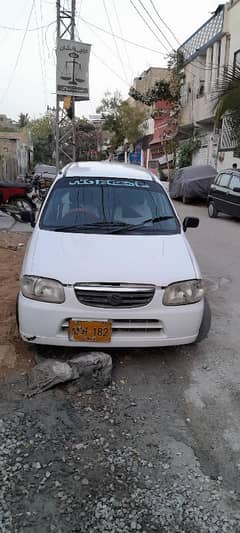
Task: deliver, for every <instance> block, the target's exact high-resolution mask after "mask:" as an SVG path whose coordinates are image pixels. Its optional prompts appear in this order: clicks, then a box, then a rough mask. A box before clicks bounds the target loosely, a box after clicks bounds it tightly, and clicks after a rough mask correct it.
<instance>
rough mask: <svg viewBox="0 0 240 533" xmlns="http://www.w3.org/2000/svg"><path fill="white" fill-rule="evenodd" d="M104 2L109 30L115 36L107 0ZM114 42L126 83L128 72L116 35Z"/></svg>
mask: <svg viewBox="0 0 240 533" xmlns="http://www.w3.org/2000/svg"><path fill="white" fill-rule="evenodd" d="M102 1H103V5H104V9H105V12H106V15H107V19H108V24H109V28H110V30H111V32H112V34H113V27H112V23H111V19H110V16H109V13H108V10H107V5H106V1H105V0H102ZM113 40H114V44H115V48H116V52H117V55H118V58H119V61H120V63H121V65H122V70H123V74H124V77H125V79H126V81H128V78H127V73H126V70H125V65H124V62H123V60H122V57H121V54H120V51H119V48H118V43H117V40H116V37H115V36H114V34H113Z"/></svg>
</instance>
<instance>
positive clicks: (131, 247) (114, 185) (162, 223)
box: [17, 162, 210, 348]
mask: <svg viewBox="0 0 240 533" xmlns="http://www.w3.org/2000/svg"><path fill="white" fill-rule="evenodd" d="M26 218H27V219H28V221H30V214H28V213H26ZM198 223H199V220H198V219H196V218H189V217H188V218H186V219H185V220H184V222H183V225H182V224H181V222H180V220H179V218H178V216H177V214H176V211H175V209H174V207H173V205H172V203H171V200H170V199H169V196H168V194H167V192H166V191H165V189H164V187H163V186H162V184H161V182H160V181H159V180H158V178H156V176H154V175H153V174H152V173H151V172H150V171H149V170H146V169H141V168H138V167H134V166H131V165H130V166H128V165H123V164H118V163H113V164H112V163H96V162H88V163H72V164H69V165H67V166H66V167H65V168H64V169H63V171H62V172H61V173H60V174H59V175H58V176H57V178H56V181H55V182H54V184H53V185H52V187H51V189H50V191H49V193H48V196H47V198H46V200H45V202H44V204H43V206H42V209H41V212H40V215H39V217H38V220H37V222H36V224H35V229H34V231H33V234H32V237H31V240H30V243H29V245H28V248H27V251H26V255H25V258H24V263H23V267H22V273H21V282H20V291H19V295H18V301H17V319H18V324H19V330H20V335H21V337H22V339H23V340H25V341H27V342H30V343H36V344H48V345H58V346H69V347H73V346H76V347H77V348H79V347H80V346H82V347H89V348H93V347H101V348H103V347H106V348H116V347H144V346H172V345H180V344H190V343H193V342H195V341H200V340H202V339H203V338H204V337H206V335H207V334H208V331H209V327H210V310H209V306H208V304H207V301H206V298H205V296H204V288H203V282H202V279H201V274H200V271H199V268H198V265H197V262H196V259H195V257H194V255H193V252H192V250H191V247H190V245H189V243H188V241H187V239H186V238H185V233H184V232H185V231H186V228H187V227H197V226H198ZM32 225H34V224H33V221H32Z"/></svg>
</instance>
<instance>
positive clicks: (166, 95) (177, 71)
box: [129, 51, 184, 106]
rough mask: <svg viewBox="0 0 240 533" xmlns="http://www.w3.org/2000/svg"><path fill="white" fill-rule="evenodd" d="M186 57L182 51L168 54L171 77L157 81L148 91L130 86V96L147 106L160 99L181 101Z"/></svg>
mask: <svg viewBox="0 0 240 533" xmlns="http://www.w3.org/2000/svg"><path fill="white" fill-rule="evenodd" d="M183 66H184V57H183V54H182V52H179V51H178V52H176V51H174V52H172V53H170V54H169V56H168V70H169V79H168V80H160V81H157V82H156V83H155V85H154V87H153V88H151V89H149V90H148V91H147V92H146V93H140V92H139V91H137V90H136V89H135V88H134V87H131V88H130V91H129V96H131V97H132V98H134V100H136V101H138V102H141V103H142V104H145V105H147V106H151V105H152V104H153V103H154V102H157V101H158V100H166V101H168V102H176V103H178V102H179V98H180V88H181V81H182V79H183V77H184V74H183Z"/></svg>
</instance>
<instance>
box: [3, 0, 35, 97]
mask: <svg viewBox="0 0 240 533" xmlns="http://www.w3.org/2000/svg"><path fill="white" fill-rule="evenodd" d="M34 5H35V0H33V2H32V6H31V9H30V13H29V16H28V20H27V25H26V28H25V31H24V34H23V37H22V41H21V44H20V48H19V50H18V54H17V58H16V61H15V64H14V67H13V70H12V73H11V75H10V78H9V81H8V85H7V87H6V89H5V91H4V93H3V95H2V98H1V99H0V103H2V102H3V100H4V99H5V97H6V96H7V93H8V91H9V89H10V87H11V84H12V82H13V78H14V74H15V72H16V70H17V67H18V63H19V59H20V57H21V53H22V50H23V47H24V43H25V39H26V36H27V32H28V27H29V24H30V22H31V18H32V14H33V8H34Z"/></svg>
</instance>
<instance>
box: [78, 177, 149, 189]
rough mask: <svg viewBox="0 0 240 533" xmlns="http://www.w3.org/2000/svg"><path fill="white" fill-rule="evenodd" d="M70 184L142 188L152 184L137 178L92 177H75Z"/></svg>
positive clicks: (147, 187)
mask: <svg viewBox="0 0 240 533" xmlns="http://www.w3.org/2000/svg"><path fill="white" fill-rule="evenodd" d="M68 183H69V185H73V186H76V185H109V186H111V187H112V186H114V187H137V188H140V189H149V188H150V185H149V184H148V183H145V182H144V181H137V180H123V179H121V180H116V179H97V178H96V179H91V178H73V179H71V181H69V182H68Z"/></svg>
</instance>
